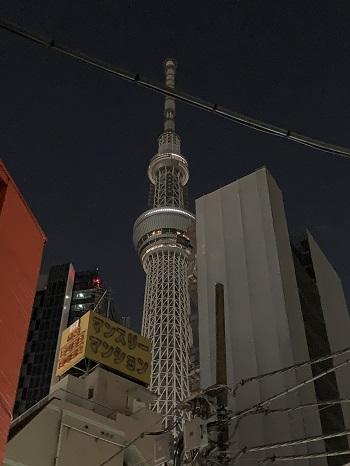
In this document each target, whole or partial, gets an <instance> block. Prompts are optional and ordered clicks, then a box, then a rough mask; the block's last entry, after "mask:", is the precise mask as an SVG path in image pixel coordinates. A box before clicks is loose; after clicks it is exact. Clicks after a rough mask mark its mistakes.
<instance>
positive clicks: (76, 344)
mask: <svg viewBox="0 0 350 466" xmlns="http://www.w3.org/2000/svg"><path fill="white" fill-rule="evenodd" d="M84 358H87V359H90V360H92V361H95V362H97V363H100V364H103V365H104V366H106V367H109V368H111V369H114V370H115V371H117V372H119V373H120V374H121V375H123V374H124V375H127V376H129V377H132V378H133V379H135V380H136V381H139V382H142V383H143V384H147V385H148V384H149V383H150V377H151V342H150V340H149V339H148V338H145V337H143V336H141V335H139V334H138V333H136V332H133V331H132V330H130V329H128V328H126V327H123V326H122V325H119V324H118V323H116V322H114V321H113V320H110V319H107V318H106V317H103V316H101V315H99V314H96V313H95V312H92V311H89V312H87V313H86V314H84V315H83V316H82V317H81V318H80V319H79V320H78V321H76V322H74V324H72V325H71V326H70V327H68V328H67V329H66V330H64V332H63V333H62V339H61V346H60V353H59V359H58V364H57V375H58V376H61V375H63V374H64V373H65V372H66V371H67V370H68V369H70V368H71V367H73V366H75V365H76V364H77V363H78V362H80V361H81V360H82V359H84Z"/></svg>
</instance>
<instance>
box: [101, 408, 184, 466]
mask: <svg viewBox="0 0 350 466" xmlns="http://www.w3.org/2000/svg"><path fill="white" fill-rule="evenodd" d="M175 409H176V408H174V410H175ZM168 415H169V413H168V414H166V415H165V416H163V417H162V419H161V420H157V421H156V422H155V423H154V424H158V423H159V422H161V421H163V419H165V418H166V417H167V416H168ZM180 421H181V418H180V419H178V420H177V421H176V422H175V423H174V424H172V425H171V426H169V427H167V428H166V429H164V430H163V431H158V432H154V433H153V432H141V433H140V434H138V435H137V436H136V437H135V438H133V439H132V440H130V442H129V443H127V444H126V445H124V446H123V447H122V448H121V449H120V450H118V451H117V452H116V453H114V454H113V455H111V456H110V457H109V458H107V459H106V460H104V461H103V462H102V463H100V464H99V465H98V466H105V465H106V464H108V463H109V462H110V461H112V460H113V459H114V458H116V457H117V456H119V455H120V454H121V453H123V452H124V451H125V450H127V449H128V448H130V447H131V446H132V445H134V444H135V443H136V442H137V441H138V440H140V439H141V438H143V437H144V436H145V435H161V434H165V433H167V432H170V431H171V430H173V429H175V427H177V426H178V424H179V422H180Z"/></svg>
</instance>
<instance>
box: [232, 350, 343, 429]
mask: <svg viewBox="0 0 350 466" xmlns="http://www.w3.org/2000/svg"><path fill="white" fill-rule="evenodd" d="M349 363H350V359H346V360H345V361H343V362H342V363H339V364H338V365H336V366H333V367H331V368H329V369H327V370H325V371H323V372H320V373H319V374H317V375H315V376H313V377H310V378H309V379H306V380H303V381H302V382H300V383H298V384H296V385H293V386H292V387H289V388H287V389H286V390H283V391H282V392H279V393H277V394H276V395H272V396H270V397H269V398H267V399H266V400H264V401H260V402H259V403H256V404H255V405H253V406H251V407H250V408H247V409H244V410H242V411H240V412H238V413H235V414H233V415H232V416H231V417H230V419H229V420H233V419H237V418H239V417H245V416H247V415H249V414H251V413H256V412H258V411H260V412H264V409H265V407H266V406H267V405H269V404H270V403H271V402H273V401H275V400H277V399H279V398H281V397H283V396H286V395H288V394H289V393H292V392H294V391H296V390H299V389H300V388H302V387H304V386H305V385H307V384H309V383H312V382H314V381H315V380H318V379H320V378H321V377H324V376H326V375H327V374H330V373H331V372H335V371H336V370H337V369H340V368H341V367H344V366H345V365H346V364H349Z"/></svg>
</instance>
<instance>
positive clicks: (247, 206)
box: [196, 168, 350, 466]
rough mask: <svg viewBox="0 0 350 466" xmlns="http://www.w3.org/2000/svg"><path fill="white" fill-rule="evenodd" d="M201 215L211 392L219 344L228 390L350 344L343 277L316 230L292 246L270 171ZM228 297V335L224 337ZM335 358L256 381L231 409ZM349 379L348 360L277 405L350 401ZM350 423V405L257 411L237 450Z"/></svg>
mask: <svg viewBox="0 0 350 466" xmlns="http://www.w3.org/2000/svg"><path fill="white" fill-rule="evenodd" d="M196 217H197V268H198V307H199V349H200V375H201V386H202V388H205V387H208V386H211V385H213V384H215V383H217V382H218V378H217V374H218V371H217V369H218V367H217V366H218V364H219V363H220V364H221V363H222V360H221V361H219V359H218V354H219V352H220V350H219V348H220V345H221V347H223V348H224V351H225V362H224V370H222V368H221V369H220V382H225V383H227V385H229V386H234V385H235V384H236V383H237V382H239V381H240V380H242V379H245V378H248V377H252V376H256V375H261V374H264V373H267V372H270V371H274V370H278V369H281V368H283V367H287V366H290V365H293V364H296V363H299V362H302V361H307V360H309V359H310V357H318V356H322V355H324V354H327V353H328V352H330V351H337V350H338V349H343V348H345V347H348V346H350V344H349V339H350V320H349V315H348V313H347V308H346V303H345V299H344V294H343V291H342V286H341V283H340V281H339V278H338V277H337V275H336V273H335V271H334V270H333V268H332V267H331V266H330V264H329V263H328V261H327V259H326V258H325V256H324V255H323V254H322V252H321V251H320V249H319V247H318V246H317V244H316V242H315V241H314V239H313V238H312V237H311V235H310V234H308V236H307V238H306V240H305V241H304V242H302V244H301V243H300V244H298V245H294V246H293V247H292V246H291V243H290V238H289V233H288V227H287V221H286V215H285V211H284V204H283V197H282V193H281V191H280V189H279V188H278V186H277V184H276V182H275V181H274V179H273V178H272V176H271V175H270V174H269V172H268V171H267V170H266V169H265V168H262V169H260V170H257V171H256V172H254V173H252V174H250V175H248V176H246V177H244V178H242V179H240V180H237V181H235V182H233V183H231V184H229V185H227V186H225V187H223V188H221V189H218V190H217V191H214V192H212V193H210V194H207V195H205V196H203V197H201V198H200V199H198V200H197V201H196ZM220 302H222V303H223V306H222V308H223V314H224V335H220V338H218V339H217V337H216V330H217V323H218V320H217V319H218V312H219V310H218V303H220ZM222 308H221V309H222ZM218 340H220V341H218ZM222 345H223V346H222ZM340 361H341V358H339V359H338V360H337V361H336V362H337V363H338V362H340ZM329 364H330V365H332V364H333V362H332V360H331V362H329V361H328V362H327V363H326V364H325V363H322V364H319V365H317V366H313V368H311V367H310V366H307V367H303V368H301V369H298V370H295V369H293V370H291V371H288V372H284V373H278V374H277V375H274V376H272V377H266V378H263V379H260V380H259V381H255V382H251V383H247V384H246V385H244V386H243V387H241V389H240V390H238V392H237V394H236V397H235V399H232V400H231V403H232V409H233V410H234V411H241V410H244V409H246V408H247V407H250V406H253V405H255V404H256V403H259V402H261V401H264V400H265V399H266V398H268V397H270V396H272V395H274V394H276V393H279V392H282V391H284V390H286V389H288V388H289V387H292V386H295V385H296V384H298V383H299V382H302V381H303V380H305V379H308V378H310V377H312V376H313V375H315V374H317V373H318V372H317V371H322V370H324V369H327V368H328V367H331V366H329ZM321 380H322V382H321ZM349 380H350V370H349V367H348V366H344V368H343V369H341V370H340V371H337V372H336V374H335V375H334V374H329V377H327V378H324V379H319V382H318V383H315V384H314V383H311V384H308V385H305V386H304V387H303V388H301V389H300V390H298V391H294V392H292V393H290V394H289V395H288V396H284V397H282V398H280V399H279V400H278V401H276V402H274V403H273V408H276V409H277V408H278V409H280V408H281V409H284V408H290V407H291V408H293V407H294V408H295V407H298V406H300V405H302V404H310V403H311V404H312V403H315V402H317V401H318V400H319V401H328V400H330V399H334V398H338V397H341V398H349V396H350V387H349V383H348V382H347V381H349ZM349 420H350V416H349V411H348V410H347V408H346V405H345V404H343V405H337V406H335V407H329V406H328V407H326V409H325V408H324V407H323V408H322V409H319V408H317V407H313V408H308V409H298V410H293V411H290V412H279V413H275V414H268V415H266V414H254V415H250V416H246V417H245V418H244V419H243V420H242V422H241V423H240V425H239V428H238V430H237V432H236V433H235V437H234V438H231V442H230V448H231V450H232V452H233V453H234V452H235V451H237V450H239V449H242V448H244V447H246V446H253V445H254V446H255V445H266V444H272V443H278V442H284V441H288V440H294V439H302V438H305V437H312V436H317V435H322V434H325V433H329V432H339V431H342V430H344V427H345V428H349ZM231 434H233V432H231ZM346 449H349V445H348V441H347V437H341V438H339V439H331V440H326V441H317V442H313V443H307V444H301V445H297V446H293V447H288V448H283V449H279V450H276V449H275V450H269V451H267V452H259V453H250V454H246V455H243V456H242V457H241V459H240V460H239V461H238V462H237V463H236V464H240V465H242V466H257V465H258V464H259V461H260V460H261V459H264V458H267V457H271V456H274V455H277V456H286V455H289V456H308V455H313V454H315V453H318V452H325V451H328V452H330V451H335V450H346ZM348 461H349V459H348V458H347V456H346V455H344V456H335V457H329V458H328V459H326V458H317V459H299V460H298V461H296V460H291V461H289V464H298V465H300V466H306V465H310V466H311V465H312V466H323V465H327V464H328V465H331V466H336V465H342V464H344V463H347V462H348Z"/></svg>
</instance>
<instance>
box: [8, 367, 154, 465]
mask: <svg viewBox="0 0 350 466" xmlns="http://www.w3.org/2000/svg"><path fill="white" fill-rule="evenodd" d="M153 399H154V396H153V394H151V393H150V392H149V391H148V390H147V389H145V388H144V387H142V386H140V385H138V384H136V383H134V382H131V381H129V380H127V379H124V378H122V377H119V376H117V375H115V374H112V373H110V372H108V371H106V370H102V369H100V368H97V369H95V371H94V372H92V373H91V374H89V375H88V376H87V377H86V378H76V377H72V376H70V375H68V376H66V377H65V378H64V379H62V380H61V381H60V382H58V383H57V384H56V385H55V386H53V387H52V392H51V394H50V400H48V401H47V403H46V404H45V405H44V406H42V407H41V408H39V409H37V410H35V408H33V410H34V411H33V412H32V413H30V412H27V413H25V414H23V415H22V416H20V417H19V418H18V419H17V420H16V421H15V424H14V425H13V426H12V428H11V439H10V441H9V443H8V447H7V451H6V458H5V462H4V465H5V466H14V465H16V466H48V465H52V466H73V465H84V466H98V465H99V464H101V463H102V462H104V461H106V460H107V459H108V458H109V457H111V456H112V455H113V454H115V453H117V452H119V451H120V450H121V447H122V446H124V445H125V444H127V443H129V442H130V441H131V440H133V439H134V438H135V437H136V436H137V435H138V434H140V433H141V432H145V431H146V432H149V431H158V430H160V429H161V416H160V415H159V414H157V413H154V412H152V411H150V410H149V409H148V402H149V401H151V400H152V401H153ZM128 401H129V402H128ZM134 401H138V402H139V403H140V404H139V406H136V404H135V403H134ZM158 439H159V437H157V436H155V437H152V436H145V437H144V438H140V439H139V440H137V441H136V442H135V443H134V445H133V446H132V447H130V448H127V449H126V450H125V451H121V452H120V453H118V454H117V455H116V456H115V458H114V459H113V460H111V461H110V463H108V464H110V466H122V465H123V463H124V462H125V463H126V464H127V465H128V466H132V465H141V464H142V465H144V466H147V465H153V464H154V455H155V449H154V447H155V442H156V441H157V440H158Z"/></svg>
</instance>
